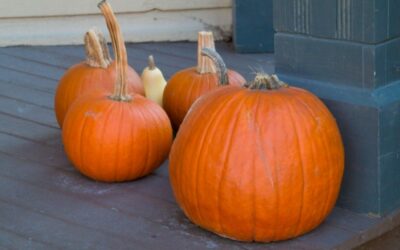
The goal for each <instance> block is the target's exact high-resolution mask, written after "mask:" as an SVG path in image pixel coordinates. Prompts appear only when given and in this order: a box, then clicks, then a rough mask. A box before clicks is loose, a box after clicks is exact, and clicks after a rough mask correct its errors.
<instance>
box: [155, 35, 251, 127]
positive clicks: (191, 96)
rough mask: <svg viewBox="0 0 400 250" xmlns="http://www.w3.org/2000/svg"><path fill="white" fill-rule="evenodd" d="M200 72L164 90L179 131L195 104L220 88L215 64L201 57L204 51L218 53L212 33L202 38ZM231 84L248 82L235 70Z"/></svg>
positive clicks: (182, 75) (177, 77) (184, 73)
mask: <svg viewBox="0 0 400 250" xmlns="http://www.w3.org/2000/svg"><path fill="white" fill-rule="evenodd" d="M197 43H198V51H197V68H196V67H192V68H187V69H184V70H181V71H179V72H177V73H176V74H174V75H173V76H172V77H171V79H170V80H169V81H168V84H167V86H166V88H165V90H164V96H163V107H164V109H165V110H166V111H167V113H168V115H169V117H170V118H171V122H172V124H173V125H174V127H175V128H179V125H180V124H181V122H182V121H183V118H184V117H185V115H186V113H187V112H188V110H189V109H190V107H191V106H192V104H193V103H194V102H195V101H196V100H197V98H199V97H200V96H201V95H203V94H205V93H208V92H209V91H211V90H213V89H215V88H217V87H218V86H219V85H220V83H219V80H218V76H217V72H216V68H215V66H214V63H213V62H212V60H210V59H209V58H207V57H205V56H203V55H201V50H202V49H203V48H211V49H215V45H214V39H213V34H212V32H206V31H201V32H199V34H198V42H197ZM228 79H229V81H228V82H227V83H225V84H230V85H243V84H244V83H245V80H244V78H243V77H242V76H241V75H240V74H239V73H237V72H236V71H233V70H228Z"/></svg>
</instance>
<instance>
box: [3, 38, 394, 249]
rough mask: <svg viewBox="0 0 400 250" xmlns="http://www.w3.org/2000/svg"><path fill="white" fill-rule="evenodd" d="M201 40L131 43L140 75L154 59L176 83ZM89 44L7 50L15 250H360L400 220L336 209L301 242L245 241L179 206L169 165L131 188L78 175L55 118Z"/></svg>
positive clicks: (7, 173) (232, 60)
mask: <svg viewBox="0 0 400 250" xmlns="http://www.w3.org/2000/svg"><path fill="white" fill-rule="evenodd" d="M217 48H218V50H219V51H220V53H221V54H222V56H223V57H224V58H225V60H226V62H227V64H228V66H229V67H231V68H233V69H236V70H237V71H239V72H240V73H242V74H243V75H244V76H245V77H246V78H247V79H250V78H252V70H251V69H261V68H262V69H263V70H265V71H266V72H269V73H271V72H273V71H274V59H273V56H272V55H270V54H251V55H250V54H235V53H234V52H233V50H232V49H231V45H230V44H227V43H218V44H217ZM195 51H196V45H195V44H193V43H143V44H129V45H128V53H129V60H130V64H131V65H133V66H134V67H135V68H136V69H137V70H138V71H139V72H140V71H141V70H142V69H143V67H144V66H145V64H146V61H147V60H146V58H147V56H148V55H149V54H153V55H154V56H155V58H156V61H157V65H158V66H159V67H160V68H161V69H162V70H163V71H164V73H165V75H166V77H170V76H171V74H173V73H174V72H176V71H177V70H179V69H182V68H185V67H187V66H193V65H195V63H196V58H195ZM83 55H84V51H83V48H82V47H81V46H56V47H9V48H1V49H0V170H1V172H0V248H1V249H3V248H10V249H55V248H64V249H333V248H343V249H346V248H350V247H353V246H356V245H359V244H361V243H363V242H365V241H366V240H368V239H371V238H373V237H376V236H377V235H379V234H381V233H383V232H384V231H387V230H388V229H390V228H392V227H393V226H394V225H396V224H398V223H399V221H400V219H399V218H400V216H398V214H394V215H392V216H388V217H386V218H383V219H378V218H371V217H368V216H363V215H358V214H354V213H352V212H349V211H346V210H343V209H340V208H336V209H335V210H334V211H333V213H332V214H331V216H330V217H329V218H328V219H327V221H326V222H325V223H324V224H323V225H322V226H320V227H319V228H318V229H317V230H315V231H313V232H311V233H309V234H307V235H305V236H303V237H300V238H297V239H295V240H291V241H286V242H281V243H272V244H251V243H238V242H234V241H231V240H227V239H223V238H220V237H218V236H216V235H213V234H211V233H208V232H206V231H204V230H202V229H200V228H198V227H196V226H195V225H193V224H191V223H190V222H189V221H188V220H187V219H186V218H185V216H184V215H183V214H182V212H181V211H180V209H179V208H178V206H177V204H176V203H175V200H174V197H173V194H172V192H171V188H170V185H169V181H168V166H167V164H168V163H164V164H163V166H161V168H159V169H158V170H157V171H156V172H155V173H154V174H152V175H150V176H148V177H146V178H143V179H140V180H138V181H134V182H129V183H122V184H104V183H97V182H93V181H91V180H89V179H87V178H85V177H83V176H82V175H80V174H79V173H78V172H77V171H75V170H74V168H73V167H72V165H71V164H70V163H69V162H68V160H67V158H66V156H65V154H64V152H63V148H62V143H61V138H60V130H59V128H58V126H57V123H56V120H55V117H54V113H53V96H54V91H55V88H56V85H57V81H58V79H59V78H60V77H61V75H62V74H63V73H64V71H65V70H66V69H67V68H68V67H69V66H70V65H72V64H74V63H77V62H79V61H81V60H82V59H83Z"/></svg>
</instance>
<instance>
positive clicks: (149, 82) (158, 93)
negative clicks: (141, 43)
mask: <svg viewBox="0 0 400 250" xmlns="http://www.w3.org/2000/svg"><path fill="white" fill-rule="evenodd" d="M141 78H142V82H143V86H144V92H145V96H146V97H147V98H148V99H150V100H153V101H155V102H156V103H157V104H158V105H160V106H162V100H163V94H164V89H165V86H166V85H167V82H166V81H165V78H164V76H163V73H162V72H161V70H160V69H159V68H157V66H156V64H155V62H154V57H153V56H152V55H150V56H149V60H148V66H147V67H146V68H145V69H144V70H143V72H142V75H141Z"/></svg>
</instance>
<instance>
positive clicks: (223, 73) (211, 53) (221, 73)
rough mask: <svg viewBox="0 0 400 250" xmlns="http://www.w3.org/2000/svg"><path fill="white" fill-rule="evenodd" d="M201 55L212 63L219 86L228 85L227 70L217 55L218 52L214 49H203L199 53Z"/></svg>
mask: <svg viewBox="0 0 400 250" xmlns="http://www.w3.org/2000/svg"><path fill="white" fill-rule="evenodd" d="M201 55H203V56H206V57H208V58H210V59H211V60H212V62H213V63H214V65H215V67H216V69H217V73H218V79H219V84H220V85H228V84H229V78H228V70H227V68H226V65H225V62H224V60H223V59H222V57H221V56H220V55H219V54H218V52H217V51H216V50H215V49H210V48H204V49H202V51H201Z"/></svg>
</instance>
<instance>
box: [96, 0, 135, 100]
mask: <svg viewBox="0 0 400 250" xmlns="http://www.w3.org/2000/svg"><path fill="white" fill-rule="evenodd" d="M98 7H99V8H100V10H101V12H102V13H103V16H104V18H105V20H106V24H107V28H108V31H109V33H110V37H111V41H112V44H113V49H114V53H115V61H116V70H117V82H116V84H115V87H114V93H113V95H112V96H111V98H112V99H113V100H116V101H129V100H131V99H132V98H131V96H130V95H128V90H127V84H126V70H127V67H128V58H127V55H126V47H125V43H124V38H123V36H122V33H121V29H120V27H119V24H118V21H117V18H116V17H115V15H114V12H113V10H112V8H111V5H110V4H109V3H108V2H107V1H106V0H103V1H101V2H100V3H99V4H98Z"/></svg>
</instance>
